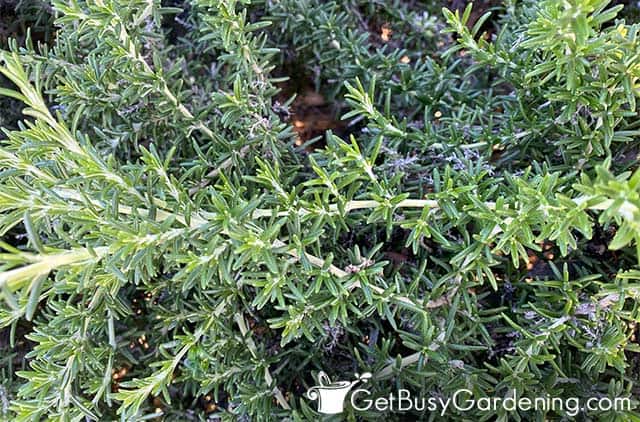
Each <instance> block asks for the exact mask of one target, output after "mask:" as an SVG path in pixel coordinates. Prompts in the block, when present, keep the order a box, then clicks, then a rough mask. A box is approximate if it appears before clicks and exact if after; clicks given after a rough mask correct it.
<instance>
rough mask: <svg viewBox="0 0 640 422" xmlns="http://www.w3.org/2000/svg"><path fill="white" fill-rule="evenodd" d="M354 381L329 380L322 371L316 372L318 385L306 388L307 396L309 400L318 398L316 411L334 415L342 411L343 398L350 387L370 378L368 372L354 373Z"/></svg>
mask: <svg viewBox="0 0 640 422" xmlns="http://www.w3.org/2000/svg"><path fill="white" fill-rule="evenodd" d="M355 376H356V379H355V380H354V381H351V382H349V381H337V382H331V379H329V376H328V375H327V374H325V373H324V372H323V371H320V372H319V373H318V381H319V382H320V385H314V386H313V387H311V388H309V390H307V397H308V398H309V399H310V400H318V412H319V413H324V414H326V415H335V414H338V413H342V410H343V408H344V399H345V398H346V397H347V394H348V393H349V391H351V389H352V388H353V387H354V386H355V385H356V384H357V383H359V382H360V381H362V382H367V381H369V379H370V378H371V373H370V372H365V373H363V374H362V375H358V374H355Z"/></svg>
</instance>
